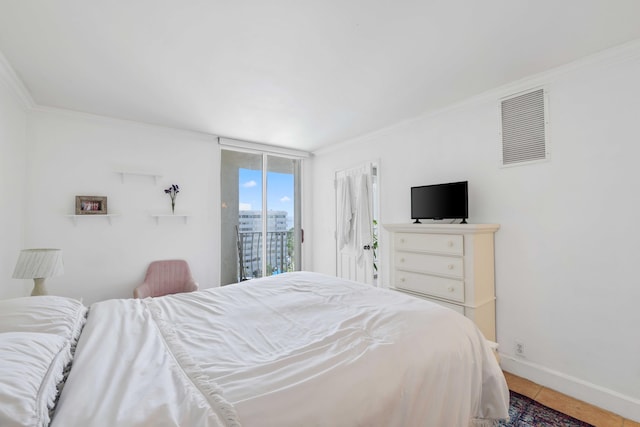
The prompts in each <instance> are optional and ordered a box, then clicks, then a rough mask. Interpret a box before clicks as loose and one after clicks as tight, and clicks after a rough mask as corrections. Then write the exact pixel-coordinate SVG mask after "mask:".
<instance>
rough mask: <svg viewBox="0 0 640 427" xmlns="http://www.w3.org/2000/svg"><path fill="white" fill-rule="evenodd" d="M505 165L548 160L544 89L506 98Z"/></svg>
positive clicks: (503, 107)
mask: <svg viewBox="0 0 640 427" xmlns="http://www.w3.org/2000/svg"><path fill="white" fill-rule="evenodd" d="M500 113H501V121H502V164H503V165H504V166H508V165H513V164H519V163H525V162H532V161H538V160H546V159H547V156H548V147H547V132H546V122H547V121H546V109H545V92H544V89H538V90H534V91H532V92H528V93H525V94H522V95H517V96H514V97H511V98H506V99H503V100H502V101H501V103H500Z"/></svg>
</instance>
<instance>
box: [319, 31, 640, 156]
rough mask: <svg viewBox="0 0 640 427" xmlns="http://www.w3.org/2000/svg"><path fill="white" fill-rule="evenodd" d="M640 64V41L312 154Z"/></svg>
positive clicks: (515, 82) (625, 44) (320, 153)
mask: <svg viewBox="0 0 640 427" xmlns="http://www.w3.org/2000/svg"><path fill="white" fill-rule="evenodd" d="M638 60H640V38H639V39H635V40H632V41H630V42H627V43H623V44H621V45H618V46H614V47H611V48H609V49H605V50H602V51H600V52H597V53H595V54H592V55H588V56H585V57H583V58H580V59H577V60H575V61H572V62H569V63H567V64H564V65H561V66H558V67H555V68H552V69H550V70H547V71H543V72H540V73H537V74H532V75H530V76H527V77H525V78H522V79H520V80H515V81H513V82H510V83H507V84H504V85H501V86H498V87H495V88H492V89H489V90H487V91H485V92H482V93H479V94H477V95H474V96H471V97H469V98H467V99H465V100H463V101H460V102H457V103H454V104H451V105H448V106H446V107H443V108H440V109H437V110H431V111H426V112H424V113H422V114H419V115H417V116H414V117H409V118H407V119H404V120H402V121H400V122H398V123H395V124H393V125H389V126H385V127H383V128H381V129H378V130H375V131H373V132H368V133H366V134H363V135H359V136H357V137H355V138H351V139H348V140H346V141H342V142H337V143H335V144H331V145H328V146H326V147H322V148H319V149H318V150H314V151H312V153H313V154H314V155H316V156H321V155H324V154H328V153H331V152H334V151H337V150H340V149H343V148H345V147H347V146H350V145H354V144H358V143H361V142H364V141H367V140H369V139H371V138H373V137H375V136H376V135H380V134H385V133H387V132H392V131H393V130H395V129H399V128H402V127H404V126H407V125H410V124H411V123H414V122H419V121H422V120H426V119H431V118H434V117H436V116H439V115H441V114H445V113H449V112H452V111H457V110H464V109H466V108H470V107H472V106H475V105H478V104H481V103H486V102H494V101H497V100H498V99H501V98H503V97H505V96H508V95H512V94H514V93H518V92H522V91H524V90H527V89H530V88H532V87H537V86H544V85H546V84H548V83H550V82H552V81H553V80H556V79H559V78H560V77H563V76H565V75H567V74H569V73H574V72H580V71H582V70H585V69H591V68H596V67H603V66H605V67H606V66H611V65H615V64H619V63H623V62H627V61H638Z"/></svg>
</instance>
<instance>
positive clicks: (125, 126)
mask: <svg viewBox="0 0 640 427" xmlns="http://www.w3.org/2000/svg"><path fill="white" fill-rule="evenodd" d="M28 146H29V181H28V188H27V195H28V196H27V198H26V217H25V230H26V235H25V246H28V247H55V248H62V249H63V257H64V265H65V272H64V275H63V276H60V277H55V278H50V279H48V280H47V286H48V288H49V291H50V293H53V294H56V295H64V296H70V297H77V298H80V297H82V298H83V300H84V302H85V304H91V303H93V302H95V301H98V300H103V299H108V298H128V297H131V295H132V291H133V288H134V287H135V286H137V285H138V284H139V283H141V281H142V279H143V278H144V274H145V271H146V267H147V265H148V264H149V262H150V261H153V260H157V259H169V258H184V259H186V260H187V261H188V262H189V264H190V266H191V270H192V273H193V275H194V277H195V279H196V281H198V282H199V283H200V286H201V287H203V288H206V287H211V286H217V284H218V277H219V258H220V256H219V250H220V249H219V241H218V240H219V239H218V233H219V230H218V224H219V200H220V197H219V185H218V183H219V149H218V145H217V143H216V142H215V140H214V139H213V138H212V137H210V136H204V135H199V134H194V133H187V132H181V131H174V130H168V129H163V128H159V127H152V126H146V125H142V124H136V123H130V122H125V121H118V120H111V119H106V118H99V117H92V116H88V115H81V114H75V113H65V112H62V111H56V110H39V111H38V110H36V111H32V112H31V113H30V119H29V125H28ZM122 169H124V170H129V171H142V172H151V173H158V174H161V175H162V178H160V179H159V181H158V183H157V184H156V183H155V182H154V179H153V178H152V177H149V176H135V175H134V176H127V177H126V178H125V182H124V183H123V182H122V180H121V176H120V175H119V174H118V173H116V171H117V170H122ZM170 184H178V185H179V186H180V189H181V191H180V193H178V196H177V199H176V213H180V212H190V213H192V214H193V217H191V218H190V219H189V222H188V224H185V223H184V221H183V220H182V219H180V218H161V219H160V221H159V224H156V220H155V219H154V218H152V217H151V215H150V214H151V213H165V214H168V213H170V211H171V204H170V198H169V196H168V195H167V194H165V193H164V188H167V187H168V186H169V185H170ZM76 195H85V196H88V195H96V196H107V197H108V210H109V213H119V214H121V215H120V216H118V217H114V218H113V220H112V224H109V222H108V221H107V220H106V219H105V218H104V217H101V218H100V217H91V218H89V217H82V218H78V220H77V224H76V225H74V223H73V221H72V220H71V219H70V218H69V217H67V216H66V215H69V214H73V213H74V207H75V196H76Z"/></svg>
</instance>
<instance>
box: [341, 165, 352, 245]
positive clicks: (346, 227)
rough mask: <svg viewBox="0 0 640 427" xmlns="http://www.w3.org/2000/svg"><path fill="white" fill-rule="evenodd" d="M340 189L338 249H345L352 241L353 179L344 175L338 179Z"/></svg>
mask: <svg viewBox="0 0 640 427" xmlns="http://www.w3.org/2000/svg"><path fill="white" fill-rule="evenodd" d="M337 191H338V218H337V234H338V236H337V238H338V250H341V249H343V248H344V247H345V246H347V245H348V244H349V243H350V242H351V231H352V223H353V211H354V205H353V202H352V198H353V196H352V191H351V179H350V178H349V177H348V176H347V175H343V176H341V177H340V178H338V179H337Z"/></svg>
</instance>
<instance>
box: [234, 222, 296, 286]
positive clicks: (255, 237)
mask: <svg viewBox="0 0 640 427" xmlns="http://www.w3.org/2000/svg"><path fill="white" fill-rule="evenodd" d="M262 236H263V233H262V232H259V231H250V232H243V231H241V232H239V233H238V238H239V242H238V273H239V274H238V277H239V280H247V279H251V278H254V277H262V269H263V268H265V272H266V276H271V275H273V274H280V273H284V272H287V271H293V270H294V266H295V264H294V263H295V260H294V257H293V247H292V244H291V243H290V242H292V238H293V231H269V232H267V236H266V249H267V258H266V265H265V263H263V262H262V244H263V238H262Z"/></svg>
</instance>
